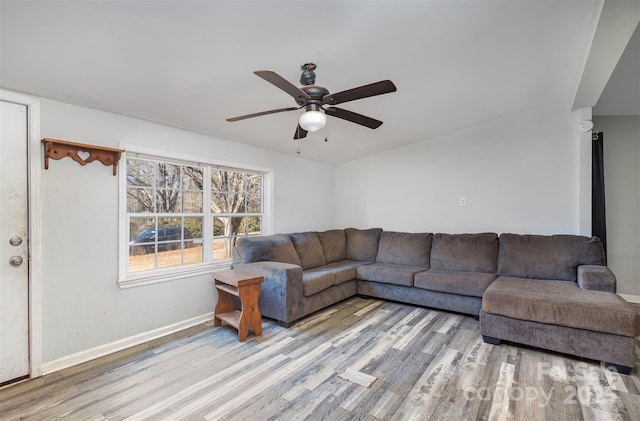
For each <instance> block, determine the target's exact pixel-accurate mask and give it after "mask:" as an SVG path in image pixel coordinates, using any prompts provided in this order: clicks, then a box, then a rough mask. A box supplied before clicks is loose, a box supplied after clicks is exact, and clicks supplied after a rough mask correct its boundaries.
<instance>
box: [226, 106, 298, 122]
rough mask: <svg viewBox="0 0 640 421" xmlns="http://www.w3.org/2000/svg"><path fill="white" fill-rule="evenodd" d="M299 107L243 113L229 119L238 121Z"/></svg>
mask: <svg viewBox="0 0 640 421" xmlns="http://www.w3.org/2000/svg"><path fill="white" fill-rule="evenodd" d="M299 109H300V108H299V107H287V108H278V109H277V110H269V111H261V112H259V113H253V114H247V115H241V116H238V117H231V118H228V119H227V121H229V122H234V121H238V120H245V119H247V118H253V117H260V116H261V115H267V114H275V113H282V112H284V111H293V110H299Z"/></svg>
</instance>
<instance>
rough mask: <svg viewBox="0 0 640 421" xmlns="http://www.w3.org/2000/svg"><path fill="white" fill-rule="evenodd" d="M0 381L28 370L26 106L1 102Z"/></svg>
mask: <svg viewBox="0 0 640 421" xmlns="http://www.w3.org/2000/svg"><path fill="white" fill-rule="evenodd" d="M0 106H1V108H0V384H2V383H5V382H8V381H11V380H15V379H19V378H21V377H25V376H28V375H29V259H28V253H29V252H28V250H29V246H28V232H27V227H28V216H27V212H28V210H27V203H28V199H27V198H28V194H27V107H26V106H25V105H18V104H13V103H10V102H5V101H0Z"/></svg>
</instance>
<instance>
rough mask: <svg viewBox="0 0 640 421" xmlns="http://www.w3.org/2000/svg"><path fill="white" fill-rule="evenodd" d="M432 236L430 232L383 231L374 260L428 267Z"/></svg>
mask: <svg viewBox="0 0 640 421" xmlns="http://www.w3.org/2000/svg"><path fill="white" fill-rule="evenodd" d="M432 237H433V234H430V233H410V232H394V231H383V232H382V235H381V236H380V243H379V245H378V255H377V257H376V262H377V263H395V264H398V265H411V266H424V267H429V254H430V253H431V238H432Z"/></svg>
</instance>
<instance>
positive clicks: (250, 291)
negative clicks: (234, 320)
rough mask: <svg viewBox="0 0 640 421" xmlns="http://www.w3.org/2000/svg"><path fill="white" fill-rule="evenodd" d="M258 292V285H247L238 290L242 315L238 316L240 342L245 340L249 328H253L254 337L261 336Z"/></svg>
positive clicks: (259, 287) (259, 288)
mask: <svg viewBox="0 0 640 421" xmlns="http://www.w3.org/2000/svg"><path fill="white" fill-rule="evenodd" d="M260 290H261V286H260V284H254V285H247V286H245V287H242V288H240V289H239V296H240V301H241V302H242V314H241V315H240V327H239V328H238V338H239V340H240V341H241V342H242V341H244V340H245V339H246V338H247V334H248V333H249V327H253V332H254V333H255V335H256V336H262V315H261V314H260V308H259V307H258V299H259V298H260Z"/></svg>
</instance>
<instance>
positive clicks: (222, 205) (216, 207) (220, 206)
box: [211, 193, 229, 213]
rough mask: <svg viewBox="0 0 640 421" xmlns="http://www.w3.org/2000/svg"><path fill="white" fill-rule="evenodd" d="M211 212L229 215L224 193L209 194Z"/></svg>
mask: <svg viewBox="0 0 640 421" xmlns="http://www.w3.org/2000/svg"><path fill="white" fill-rule="evenodd" d="M211 212H213V213H229V205H228V204H227V194H226V193H212V194H211Z"/></svg>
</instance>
